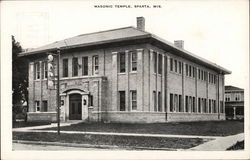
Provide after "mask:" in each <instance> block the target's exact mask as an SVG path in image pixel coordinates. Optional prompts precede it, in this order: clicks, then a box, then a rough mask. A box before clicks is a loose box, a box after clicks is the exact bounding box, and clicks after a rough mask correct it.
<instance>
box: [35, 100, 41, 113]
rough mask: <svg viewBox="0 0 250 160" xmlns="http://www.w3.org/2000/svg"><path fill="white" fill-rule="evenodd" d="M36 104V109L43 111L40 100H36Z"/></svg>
mask: <svg viewBox="0 0 250 160" xmlns="http://www.w3.org/2000/svg"><path fill="white" fill-rule="evenodd" d="M35 105H36V111H37V112H40V111H41V109H40V101H35Z"/></svg>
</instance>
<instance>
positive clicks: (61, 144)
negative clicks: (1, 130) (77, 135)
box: [12, 140, 177, 151]
mask: <svg viewBox="0 0 250 160" xmlns="http://www.w3.org/2000/svg"><path fill="white" fill-rule="evenodd" d="M12 143H19V144H35V145H53V146H65V147H79V148H81V147H84V148H93V149H94V148H101V149H117V150H123V149H125V150H133V149H134V150H135V149H137V150H164V151H177V149H173V148H151V147H134V146H132V147H128V146H116V145H92V144H80V143H61V142H44V141H25V140H12Z"/></svg>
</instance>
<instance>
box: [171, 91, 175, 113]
mask: <svg viewBox="0 0 250 160" xmlns="http://www.w3.org/2000/svg"><path fill="white" fill-rule="evenodd" d="M173 99H174V97H173V94H172V93H170V112H173V111H174V109H173V106H174V103H173Z"/></svg>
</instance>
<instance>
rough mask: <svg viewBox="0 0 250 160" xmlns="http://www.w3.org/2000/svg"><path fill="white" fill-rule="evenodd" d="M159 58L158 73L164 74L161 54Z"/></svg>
mask: <svg viewBox="0 0 250 160" xmlns="http://www.w3.org/2000/svg"><path fill="white" fill-rule="evenodd" d="M158 57H159V60H158V73H159V74H162V55H161V54H159V55H158Z"/></svg>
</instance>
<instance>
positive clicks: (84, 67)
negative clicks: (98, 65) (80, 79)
mask: <svg viewBox="0 0 250 160" xmlns="http://www.w3.org/2000/svg"><path fill="white" fill-rule="evenodd" d="M88 63H89V62H88V57H82V75H83V76H87V75H88V69H89V67H88V66H89V64H88Z"/></svg>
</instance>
